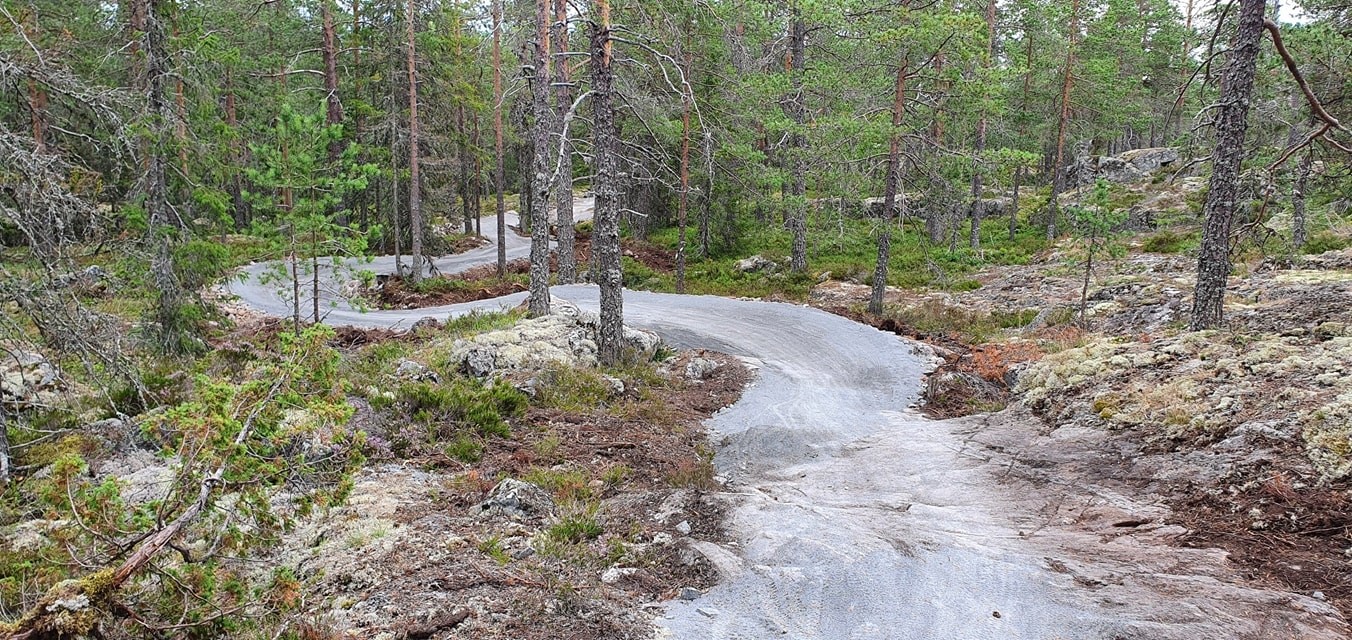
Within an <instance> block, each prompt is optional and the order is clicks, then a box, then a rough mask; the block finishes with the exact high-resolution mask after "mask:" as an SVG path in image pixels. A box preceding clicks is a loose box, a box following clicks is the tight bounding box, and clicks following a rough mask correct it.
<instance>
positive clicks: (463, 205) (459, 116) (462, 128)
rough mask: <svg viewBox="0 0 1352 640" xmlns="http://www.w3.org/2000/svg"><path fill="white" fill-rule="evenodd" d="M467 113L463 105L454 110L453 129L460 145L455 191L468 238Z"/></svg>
mask: <svg viewBox="0 0 1352 640" xmlns="http://www.w3.org/2000/svg"><path fill="white" fill-rule="evenodd" d="M467 111H468V109H466V108H465V106H464V105H460V106H459V107H457V108H456V110H455V128H456V129H458V133H459V136H458V137H459V138H460V144H459V145H458V146H459V147H460V148H459V151H460V153H459V155H460V158H459V161H458V162H457V163H456V164H458V165H460V179H459V185H457V189H456V190H457V191H459V192H460V218H461V227H462V230H463V233H464V234H465V235H467V236H468V235H473V234H474V207H473V205H471V204H470V193H469V192H470V188H469V177H470V155H471V153H472V152H471V150H470V147H469V123H468V121H467V119H466V118H465V113H466V112H467Z"/></svg>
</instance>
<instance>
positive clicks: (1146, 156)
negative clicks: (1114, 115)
mask: <svg viewBox="0 0 1352 640" xmlns="http://www.w3.org/2000/svg"><path fill="white" fill-rule="evenodd" d="M1179 157H1180V156H1179V154H1178V149H1174V148H1173V147H1155V148H1151V149H1133V150H1131V151H1127V152H1124V153H1119V154H1117V155H1115V156H1088V157H1085V158H1081V159H1080V160H1078V161H1076V162H1075V164H1073V165H1071V167H1070V169H1069V172H1068V173H1069V176H1070V179H1071V184H1073V185H1086V184H1093V182H1094V181H1095V180H1097V179H1099V178H1102V179H1104V180H1107V181H1108V182H1117V183H1127V182H1138V181H1141V180H1148V179H1149V178H1150V177H1151V176H1153V175H1155V174H1156V173H1158V172H1159V171H1160V170H1161V169H1164V168H1165V167H1168V166H1171V165H1173V164H1175V163H1177V162H1178V160H1179Z"/></svg>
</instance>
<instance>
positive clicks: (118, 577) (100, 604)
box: [0, 376, 286, 640]
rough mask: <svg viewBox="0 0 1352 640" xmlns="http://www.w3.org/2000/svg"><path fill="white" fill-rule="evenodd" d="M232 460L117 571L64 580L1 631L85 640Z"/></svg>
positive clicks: (30, 637)
mask: <svg viewBox="0 0 1352 640" xmlns="http://www.w3.org/2000/svg"><path fill="white" fill-rule="evenodd" d="M285 382H286V377H285V376H283V377H280V378H278V379H277V381H276V382H275V383H274V384H273V385H272V388H271V389H269V390H268V394H267V395H266V396H265V397H264V398H262V399H261V400H260V401H259V402H258V404H257V405H255V407H254V410H253V412H252V413H250V414H249V417H248V418H247V419H246V420H245V421H244V424H243V425H242V426H241V427H240V430H239V433H238V434H236V435H235V439H234V442H233V445H234V446H235V447H236V448H238V447H240V446H241V445H243V444H244V441H245V440H247V439H248V438H249V435H250V434H252V433H253V428H254V424H255V421H256V419H257V418H258V415H259V413H261V412H262V408H263V407H264V406H265V405H266V404H267V403H268V402H269V401H271V400H272V399H273V398H274V397H276V395H277V393H278V391H279V390H280V389H281V387H282V385H283V383H285ZM228 460H229V457H228V456H227V457H226V460H224V461H222V462H221V463H220V464H219V465H217V466H216V468H215V469H214V470H212V472H211V473H210V474H208V475H207V477H206V478H204V479H203V480H202V482H201V483H200V484H199V485H198V488H197V499H196V500H193V502H192V504H190V505H188V507H187V508H186V509H184V510H183V512H182V513H180V514H179V515H178V517H177V518H174V520H173V521H172V522H170V523H169V524H167V525H165V526H164V527H162V528H161V529H160V530H159V531H156V532H155V533H154V534H152V535H151V536H150V537H149V538H146V539H145V541H144V542H142V543H141V544H140V546H138V547H137V548H136V551H134V552H132V554H131V555H130V556H128V557H127V559H126V560H123V561H122V564H121V565H118V567H117V568H116V569H104V570H102V571H98V572H95V573H93V574H91V575H88V576H85V577H83V578H79V579H74V580H63V581H61V582H59V583H57V584H56V586H54V587H52V588H51V589H50V590H48V591H47V593H46V594H45V595H43V596H42V598H41V599H40V600H38V602H37V604H36V605H34V606H33V607H32V608H30V609H29V610H28V611H27V612H26V613H24V615H23V617H21V618H19V620H18V621H17V622H14V623H13V624H9V625H0V633H4V634H6V635H5V636H4V637H5V638H6V640H37V639H46V638H70V637H87V636H90V635H92V634H93V633H94V631H95V630H96V629H97V627H98V623H99V620H100V618H101V613H100V612H102V611H108V610H111V609H112V608H113V607H114V604H115V603H114V601H113V595H114V594H116V593H117V590H118V589H119V588H120V587H121V586H122V585H123V584H125V583H126V582H127V580H129V579H131V577H132V576H134V575H136V574H137V572H139V571H140V570H141V569H143V568H144V567H145V566H146V565H147V564H149V563H150V560H151V559H152V558H154V557H155V555H156V554H158V553H159V552H160V551H162V550H164V548H165V547H167V546H169V545H170V543H171V542H173V540H174V538H176V537H178V535H179V534H180V533H182V532H183V530H184V529H185V528H187V526H188V525H190V524H192V523H193V522H194V521H195V520H197V517H198V516H199V515H201V513H202V511H203V510H204V509H206V507H207V504H209V503H210V502H211V497H212V495H213V494H214V493H215V492H216V490H217V489H219V488H220V487H221V486H222V485H224V484H225V481H224V478H225V471H226V465H227V464H228Z"/></svg>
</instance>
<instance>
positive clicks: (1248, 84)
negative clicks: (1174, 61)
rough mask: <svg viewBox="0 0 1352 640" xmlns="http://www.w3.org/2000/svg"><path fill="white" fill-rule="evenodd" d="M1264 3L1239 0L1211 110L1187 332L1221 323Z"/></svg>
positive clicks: (1209, 327) (1214, 326) (1255, 0)
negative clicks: (1210, 145) (1211, 141)
mask: <svg viewBox="0 0 1352 640" xmlns="http://www.w3.org/2000/svg"><path fill="white" fill-rule="evenodd" d="M1266 4H1267V3H1266V2H1265V0H1240V3H1239V15H1238V24H1237V26H1236V29H1235V35H1234V38H1233V40H1232V41H1231V45H1230V61H1229V63H1228V64H1227V65H1226V69H1225V75H1224V78H1223V82H1222V85H1221V86H1222V89H1221V96H1220V101H1219V108H1218V110H1217V112H1216V125H1215V127H1216V147H1215V149H1214V150H1213V151H1212V152H1211V179H1210V181H1209V182H1208V188H1207V195H1206V203H1205V204H1204V205H1203V207H1202V210H1203V212H1204V214H1205V215H1206V223H1205V224H1204V226H1203V228H1202V247H1201V250H1200V252H1199V254H1198V258H1197V286H1196V289H1195V292H1194V296H1193V307H1192V323H1191V327H1192V330H1194V331H1197V330H1201V329H1213V328H1216V327H1218V326H1220V324H1221V320H1222V318H1223V315H1224V308H1225V285H1226V280H1227V279H1228V278H1229V276H1230V229H1231V227H1232V226H1233V223H1234V216H1235V209H1236V208H1237V207H1238V206H1239V199H1240V195H1239V173H1240V169H1241V168H1242V165H1243V161H1244V138H1245V134H1246V133H1247V131H1248V126H1249V106H1250V102H1251V101H1252V97H1253V83H1254V75H1255V71H1256V69H1257V63H1258V53H1259V49H1260V48H1261V46H1262V37H1263V16H1264V13H1265V11H1264V10H1265V9H1266Z"/></svg>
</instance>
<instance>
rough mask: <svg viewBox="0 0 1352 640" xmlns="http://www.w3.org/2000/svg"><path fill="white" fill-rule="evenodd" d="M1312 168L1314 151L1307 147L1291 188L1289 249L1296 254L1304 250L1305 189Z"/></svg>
mask: <svg viewBox="0 0 1352 640" xmlns="http://www.w3.org/2000/svg"><path fill="white" fill-rule="evenodd" d="M1313 166H1314V149H1312V148H1309V147H1307V148H1306V149H1305V155H1304V156H1303V157H1301V159H1300V164H1299V165H1297V166H1296V182H1295V184H1294V185H1292V186H1291V247H1292V248H1294V249H1295V250H1296V251H1297V252H1298V251H1300V250H1301V249H1303V248H1305V187H1306V185H1307V184H1308V183H1309V180H1310V169H1311V168H1312V167H1313Z"/></svg>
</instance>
